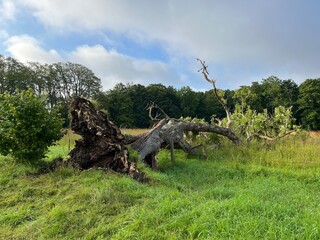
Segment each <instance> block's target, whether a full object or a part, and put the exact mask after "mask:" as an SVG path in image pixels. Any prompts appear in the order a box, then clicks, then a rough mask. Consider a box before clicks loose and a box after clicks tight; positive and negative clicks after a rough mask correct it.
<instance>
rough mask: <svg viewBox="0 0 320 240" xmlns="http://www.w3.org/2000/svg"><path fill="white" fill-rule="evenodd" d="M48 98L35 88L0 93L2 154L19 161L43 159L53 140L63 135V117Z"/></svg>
mask: <svg viewBox="0 0 320 240" xmlns="http://www.w3.org/2000/svg"><path fill="white" fill-rule="evenodd" d="M46 100H47V99H46V98H45V97H43V96H36V95H35V94H34V92H33V90H31V89H29V90H26V91H21V92H20V93H18V94H16V95H10V94H8V93H5V94H0V153H1V154H2V155H5V156H6V155H8V154H9V155H11V156H12V157H14V159H16V160H22V161H26V162H30V163H32V162H36V161H37V160H40V159H41V158H42V157H43V156H44V154H45V153H46V152H47V150H48V146H50V145H51V144H52V143H53V142H54V141H56V140H59V139H60V138H61V137H62V132H61V127H62V123H63V120H62V119H61V118H60V116H59V115H58V113H57V110H56V109H49V107H48V105H47V101H46Z"/></svg>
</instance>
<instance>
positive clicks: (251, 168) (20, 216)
mask: <svg viewBox="0 0 320 240" xmlns="http://www.w3.org/2000/svg"><path fill="white" fill-rule="evenodd" d="M76 138H77V136H75V135H73V134H71V133H70V132H69V133H68V135H67V136H65V137H64V138H63V139H62V140H61V141H60V142H59V143H58V145H57V146H53V147H51V148H50V153H49V154H48V159H47V161H50V160H51V159H53V158H55V157H58V156H61V157H66V154H67V152H68V151H69V148H72V146H73V144H74V140H75V139H76ZM319 144H320V137H319V136H317V135H312V136H311V137H310V136H309V137H308V136H290V137H288V138H285V139H282V140H281V141H280V142H279V143H278V144H265V145H255V144H253V145H251V146H249V147H248V146H239V147H235V146H232V145H229V146H227V147H224V148H219V149H216V150H212V151H210V152H208V156H207V159H197V158H187V157H186V156H185V154H184V153H182V152H179V151H177V152H176V159H177V162H176V163H175V164H173V163H171V162H170V160H169V159H170V155H169V152H167V151H161V152H160V154H159V171H157V172H152V171H150V170H149V169H145V168H144V167H143V166H141V168H143V170H144V171H146V172H147V174H148V175H149V176H150V178H151V179H152V181H151V182H150V183H148V184H141V183H138V182H136V181H134V180H132V179H130V178H128V177H126V176H122V175H119V174H115V173H112V172H108V171H104V170H87V171H79V170H75V169H72V168H70V167H62V168H59V169H57V170H56V171H54V172H50V173H47V174H41V175H37V174H36V171H37V170H36V168H34V167H31V166H24V165H21V164H17V163H15V162H14V161H13V160H12V159H11V158H5V157H0V186H1V188H0V239H320V201H319V199H320V190H319V189H320V147H319ZM69 146H70V147H69Z"/></svg>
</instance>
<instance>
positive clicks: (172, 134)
mask: <svg viewBox="0 0 320 240" xmlns="http://www.w3.org/2000/svg"><path fill="white" fill-rule="evenodd" d="M154 108H157V109H159V110H160V112H162V113H163V114H164V112H163V111H162V109H161V108H159V107H157V106H155V105H152V106H150V107H149V116H150V118H151V119H153V120H158V122H157V124H155V125H154V127H153V128H152V129H151V130H150V131H148V132H147V133H145V134H142V135H139V136H136V137H130V136H129V137H128V138H127V139H126V143H127V144H131V146H132V147H133V149H135V150H136V151H137V152H138V154H139V158H140V160H142V161H143V162H145V163H146V164H147V165H149V166H150V167H152V168H153V169H156V168H157V161H156V154H157V152H158V151H159V150H160V148H161V147H163V146H167V145H168V146H169V147H170V152H171V160H172V161H173V162H174V161H175V157H174V146H175V145H177V146H179V147H180V148H181V149H183V150H184V151H185V152H187V153H190V154H192V153H193V151H194V150H195V149H196V148H197V147H198V146H192V145H190V144H189V143H188V142H187V141H186V140H185V139H184V133H185V132H188V131H191V132H193V133H199V132H212V133H216V134H219V135H222V136H225V137H227V138H228V139H230V140H231V141H232V142H233V143H235V144H239V143H240V142H241V141H240V139H239V138H238V137H237V136H236V135H235V134H234V133H233V132H232V131H231V130H230V129H229V128H224V127H220V126H214V125H210V124H206V123H194V122H189V121H183V120H180V119H174V118H170V117H168V116H167V115H166V114H165V118H164V119H161V120H159V119H157V118H156V117H152V116H151V112H152V109H154Z"/></svg>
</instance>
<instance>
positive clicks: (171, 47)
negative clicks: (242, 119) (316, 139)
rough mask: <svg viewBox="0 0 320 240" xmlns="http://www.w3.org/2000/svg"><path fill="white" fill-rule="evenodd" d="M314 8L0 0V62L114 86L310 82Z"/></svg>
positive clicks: (317, 47)
mask: <svg viewBox="0 0 320 240" xmlns="http://www.w3.org/2000/svg"><path fill="white" fill-rule="evenodd" d="M319 13H320V1H318V0H241V1H240V0H223V1H222V0H198V1H195V0H161V1H152V0H113V1H112V0H90V1H89V0H88V1H84V0H0V54H1V55H3V56H11V57H14V58H16V59H18V60H20V61H21V62H28V61H36V62H40V63H48V64H51V63H55V62H73V63H79V64H82V65H84V66H86V67H88V68H89V69H91V70H92V71H93V72H94V73H95V74H96V76H97V77H99V78H100V79H101V81H102V86H103V90H109V89H111V88H113V87H114V86H115V84H117V83H120V82H121V83H133V84H143V85H148V84H153V83H162V84H164V85H166V86H173V87H175V88H177V89H179V88H181V87H183V86H190V87H191V88H192V89H194V90H197V91H203V90H209V89H210V88H211V86H210V84H208V83H207V82H206V81H205V80H204V79H203V78H202V75H201V74H200V73H199V72H198V70H199V69H200V65H199V63H198V62H197V60H196V58H200V59H202V60H204V61H206V63H207V65H208V71H209V73H210V75H209V76H210V77H211V78H212V79H215V80H216V84H217V87H218V88H221V89H237V88H239V87H240V86H242V85H250V84H251V83H252V82H255V81H258V82H260V81H261V80H262V79H265V78H268V77H269V76H277V77H279V78H280V79H283V80H286V79H292V80H293V81H295V82H296V83H297V84H300V83H302V82H303V81H304V80H305V79H308V78H319V77H320V61H319V56H320V14H319Z"/></svg>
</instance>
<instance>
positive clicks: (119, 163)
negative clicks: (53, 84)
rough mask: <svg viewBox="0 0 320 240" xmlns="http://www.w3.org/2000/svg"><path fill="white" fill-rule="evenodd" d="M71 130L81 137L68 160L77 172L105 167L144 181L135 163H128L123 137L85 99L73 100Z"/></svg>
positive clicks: (143, 176) (142, 174)
mask: <svg viewBox="0 0 320 240" xmlns="http://www.w3.org/2000/svg"><path fill="white" fill-rule="evenodd" d="M70 114H71V129H72V130H73V131H74V132H76V133H77V134H79V135H81V136H82V138H81V139H80V140H77V141H76V145H75V148H74V149H73V150H72V151H71V152H70V153H69V154H70V157H71V158H70V160H69V161H71V162H72V163H73V164H74V165H76V166H78V167H80V168H81V169H88V168H94V167H99V168H105V169H111V170H113V171H115V172H119V173H123V174H128V175H129V176H131V177H132V178H134V179H136V180H138V181H142V182H143V181H146V180H147V178H146V177H145V175H144V173H141V172H140V171H139V170H138V169H137V168H136V164H135V162H132V161H130V160H129V154H128V149H127V148H126V146H125V143H124V140H125V137H124V136H123V135H122V133H121V131H120V130H119V129H118V127H117V126H115V125H114V124H113V123H112V122H111V121H109V120H108V118H107V117H106V115H105V114H104V113H103V112H101V111H98V110H96V109H95V107H94V106H93V104H92V103H91V102H89V101H88V100H86V99H83V98H80V97H76V98H74V99H73V101H72V103H71V110H70Z"/></svg>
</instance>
